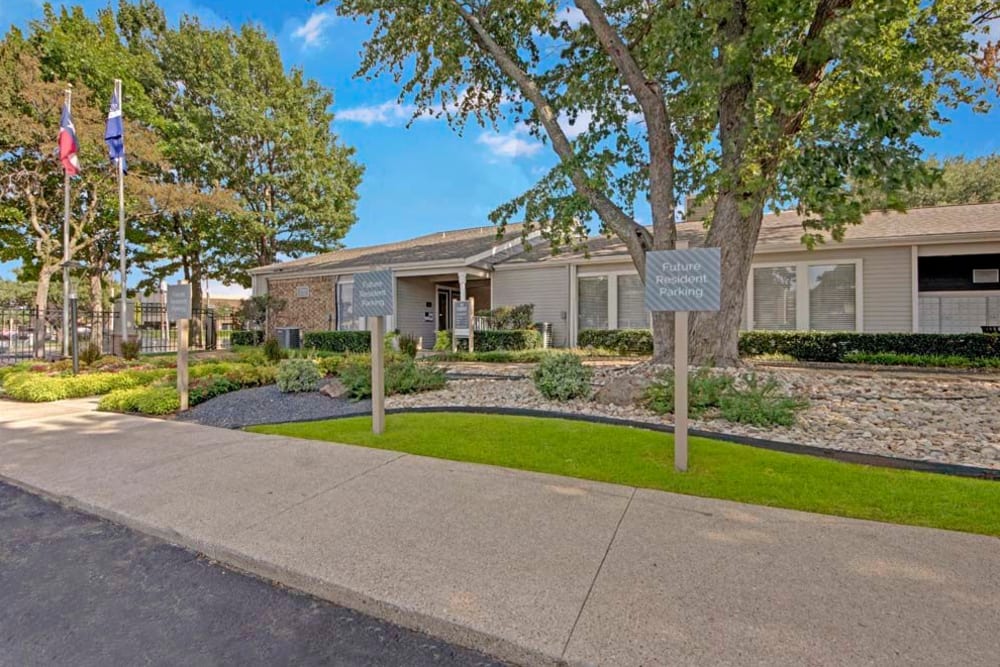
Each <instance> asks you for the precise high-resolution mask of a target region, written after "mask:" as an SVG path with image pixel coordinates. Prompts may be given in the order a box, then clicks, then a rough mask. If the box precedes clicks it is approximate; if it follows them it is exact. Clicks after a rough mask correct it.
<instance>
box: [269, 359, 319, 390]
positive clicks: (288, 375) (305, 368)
mask: <svg viewBox="0 0 1000 667" xmlns="http://www.w3.org/2000/svg"><path fill="white" fill-rule="evenodd" d="M321 379H322V376H321V375H320V373H319V368H318V367H317V366H316V362H315V361H312V360H311V359H286V360H285V361H282V362H281V364H280V365H279V366H278V375H277V379H276V381H277V385H278V389H279V390H280V391H283V392H285V393H286V394H287V393H294V392H300V391H316V388H317V386H318V385H319V381H320V380H321Z"/></svg>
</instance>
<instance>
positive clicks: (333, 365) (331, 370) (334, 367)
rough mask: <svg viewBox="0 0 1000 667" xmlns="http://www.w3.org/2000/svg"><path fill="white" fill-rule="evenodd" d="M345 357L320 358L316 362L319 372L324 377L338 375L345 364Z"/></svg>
mask: <svg viewBox="0 0 1000 667" xmlns="http://www.w3.org/2000/svg"><path fill="white" fill-rule="evenodd" d="M344 358H345V357H344V356H343V355H340V354H338V355H331V356H328V357H320V358H319V359H317V360H316V367H317V368H319V372H320V373H322V374H323V375H337V374H339V372H340V366H341V364H343V363H344Z"/></svg>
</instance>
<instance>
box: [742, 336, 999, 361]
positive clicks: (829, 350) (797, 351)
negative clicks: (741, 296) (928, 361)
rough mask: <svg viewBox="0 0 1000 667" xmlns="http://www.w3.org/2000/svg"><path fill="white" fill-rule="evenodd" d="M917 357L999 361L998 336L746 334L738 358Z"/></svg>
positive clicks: (828, 358) (821, 359)
mask: <svg viewBox="0 0 1000 667" xmlns="http://www.w3.org/2000/svg"><path fill="white" fill-rule="evenodd" d="M856 352H861V353H865V354H884V353H894V354H917V355H941V356H959V357H966V358H969V359H984V358H991V357H1000V335H998V334H977V333H970V334H921V333H827V332H818V331H745V332H743V333H742V334H740V354H741V355H742V356H757V355H762V354H786V355H788V356H790V357H793V358H795V359H797V360H799V361H826V362H844V361H849V358H848V356H847V355H850V354H851V353H856Z"/></svg>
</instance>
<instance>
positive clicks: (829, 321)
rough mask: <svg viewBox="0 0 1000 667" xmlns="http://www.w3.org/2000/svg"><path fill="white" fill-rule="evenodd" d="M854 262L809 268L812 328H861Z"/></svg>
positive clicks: (810, 325) (810, 321)
mask: <svg viewBox="0 0 1000 667" xmlns="http://www.w3.org/2000/svg"><path fill="white" fill-rule="evenodd" d="M856 304H857V293H856V289H855V270H854V264H823V265H816V266H810V267H809V328H810V329H812V330H814V331H854V330H855V329H856V328H857V311H856V307H855V306H856Z"/></svg>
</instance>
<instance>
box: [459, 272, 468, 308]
mask: <svg viewBox="0 0 1000 667" xmlns="http://www.w3.org/2000/svg"><path fill="white" fill-rule="evenodd" d="M465 277H466V273H465V271H460V272H459V273H458V294H459V296H458V298H459V299H460V300H461V301H465V300H466V299H468V297H467V296H466V294H465Z"/></svg>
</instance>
